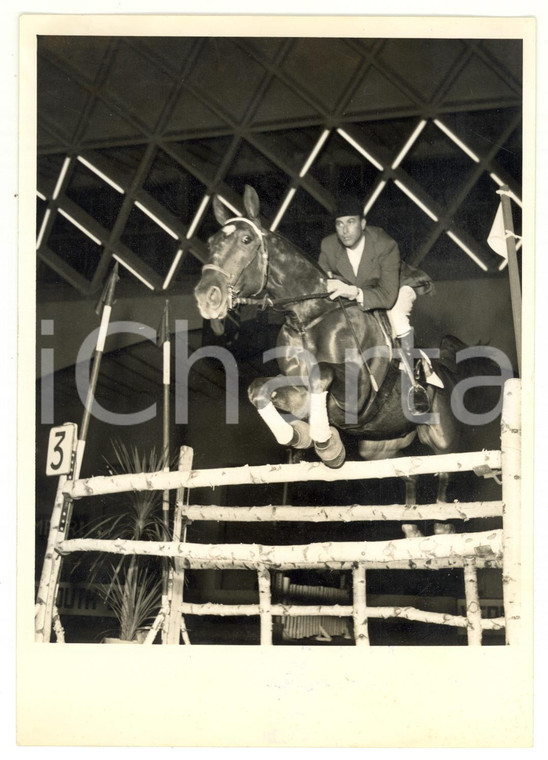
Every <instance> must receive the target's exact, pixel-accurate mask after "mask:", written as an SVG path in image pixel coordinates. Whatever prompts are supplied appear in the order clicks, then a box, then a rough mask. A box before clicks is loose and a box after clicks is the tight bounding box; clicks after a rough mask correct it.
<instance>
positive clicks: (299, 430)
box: [289, 420, 313, 449]
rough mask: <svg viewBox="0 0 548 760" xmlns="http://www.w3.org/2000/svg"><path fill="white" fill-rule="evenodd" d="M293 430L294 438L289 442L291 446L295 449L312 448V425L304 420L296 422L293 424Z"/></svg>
mask: <svg viewBox="0 0 548 760" xmlns="http://www.w3.org/2000/svg"><path fill="white" fill-rule="evenodd" d="M290 424H291V427H292V428H293V438H292V439H291V441H290V442H289V445H290V446H292V447H293V448H294V449H309V448H310V447H311V446H312V443H313V441H312V438H311V437H310V425H309V424H308V423H307V422H303V420H295V422H291V423H290Z"/></svg>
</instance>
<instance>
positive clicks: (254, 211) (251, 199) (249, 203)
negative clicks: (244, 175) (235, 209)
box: [244, 185, 261, 219]
mask: <svg viewBox="0 0 548 760" xmlns="http://www.w3.org/2000/svg"><path fill="white" fill-rule="evenodd" d="M244 207H245V210H246V212H247V216H248V217H249V218H250V219H257V217H258V216H259V211H260V208H261V204H260V201H259V196H258V195H257V191H256V190H255V189H254V188H253V187H251V185H246V186H245V190H244Z"/></svg>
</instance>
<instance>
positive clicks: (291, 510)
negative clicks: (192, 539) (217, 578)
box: [35, 379, 521, 645]
mask: <svg viewBox="0 0 548 760" xmlns="http://www.w3.org/2000/svg"><path fill="white" fill-rule="evenodd" d="M520 396H521V384H520V381H519V380H517V379H514V380H509V381H507V382H506V384H505V388H504V401H503V411H502V426H501V450H500V451H478V452H468V453H463V454H444V455H432V456H424V457H405V458H399V459H392V460H380V461H369V462H368V461H360V462H347V463H345V464H344V465H343V466H342V467H341V468H340V469H339V470H332V469H329V468H328V467H326V466H325V465H324V464H322V463H320V462H300V463H299V464H285V465H283V464H282V465H272V466H271V465H265V466H258V467H255V466H246V467H230V468H221V469H211V470H192V469H191V466H192V450H191V449H189V448H187V447H183V449H182V450H181V458H180V464H179V469H178V470H177V471H169V472H165V471H161V472H154V473H138V474H130V475H117V476H112V477H93V478H88V479H71V478H70V476H69V477H67V476H62V477H60V479H59V486H58V491H57V497H56V500H55V505H54V510H53V515H52V520H51V529H50V536H49V540H48V546H47V549H46V558H45V561H44V567H43V571H42V577H41V581H40V586H39V591H38V600H37V610H36V628H35V630H36V640H37V641H40V642H48V641H50V637H51V631H52V628H53V629H54V630H55V633H56V638H57V641H60V642H63V640H64V635H63V629H62V625H61V623H60V620H59V616H58V614H57V611H56V607H55V598H56V593H57V588H58V579H59V568H60V558H61V556H62V555H64V554H67V553H69V552H75V551H78V552H82V551H100V552H108V553H111V554H120V555H122V554H126V555H127V554H139V555H149V556H156V557H173V558H175V562H174V565H173V568H172V570H171V571H170V578H169V584H168V589H167V594H166V595H165V597H164V601H163V604H162V608H161V609H160V611H159V614H158V616H157V618H156V620H155V622H154V625H153V626H152V628H151V629H150V631H149V633H148V635H147V638H146V640H145V643H149V644H151V643H153V641H154V639H155V638H156V635H157V633H158V632H159V631H160V629H162V633H163V636H162V642H163V643H167V644H178V643H179V642H180V636H181V634H182V636H183V641H184V642H185V643H190V641H189V639H188V634H187V631H186V627H185V624H184V616H185V615H220V616H253V615H257V616H259V618H260V633H261V644H263V645H271V644H272V630H273V617H275V616H279V617H282V618H286V617H291V616H299V617H305V616H321V617H331V616H334V617H350V618H352V620H353V627H354V631H353V632H354V639H355V642H356V644H357V645H368V644H369V631H368V620H369V619H372V618H381V619H387V618H398V617H399V618H404V619H406V620H415V621H421V622H425V623H435V624H439V625H445V626H447V625H448V626H457V627H460V628H464V629H466V631H467V636H468V644H469V645H481V642H482V632H483V631H484V630H502V629H503V628H505V631H506V643H507V644H512V645H514V644H517V643H518V642H519V640H520V593H519V592H520V556H521V553H520V540H521V538H520V536H521V533H520V509H521V479H520V473H521V410H520ZM464 471H474V472H475V473H476V474H478V475H479V476H486V477H489V476H496V477H498V475H499V473H502V481H501V483H502V500H501V501H489V502H472V503H462V504H461V503H453V504H444V503H438V504H431V505H407V506H403V505H397V504H395V505H389V506H363V505H351V506H347V507H340V506H337V507H335V506H333V507H330V506H322V507H313V506H308V507H306V506H305V507H292V506H279V507H276V506H270V507H268V506H267V507H220V506H193V505H187V504H186V503H185V502H186V501H187V500H188V493H189V492H190V489H193V488H199V487H215V486H221V485H241V484H264V483H286V482H304V481H312V480H314V481H330V482H333V481H342V480H357V479H359V480H362V479H371V478H394V477H398V478H402V477H403V478H409V477H412V476H415V475H420V474H428V473H430V474H433V473H438V474H439V473H449V472H464ZM171 489H177V503H176V509H175V518H174V528H173V535H172V541H169V542H152V541H130V540H111V541H106V540H99V539H69V540H65V539H64V530H65V525H64V524H63V522H62V520H63V514H66V511H67V504H72V503H73V501H74V500H76V499H79V498H81V497H88V496H98V495H101V494H112V493H121V492H127V491H133V490H137V491H141V490H159V491H166V490H171ZM491 517H501V518H502V528H501V529H496V530H489V531H481V532H470V533H451V534H439V535H433V536H427V537H423V536H418V537H416V538H400V539H393V540H389V541H350V542H346V541H345V542H336V541H329V542H322V543H311V544H306V545H292V546H267V545H262V544H249V545H244V544H195V543H187V542H186V534H185V532H184V531H185V528H184V526H185V525H186V524H188V522H191V521H195V520H217V521H241V522H278V521H299V522H327V521H338V522H353V521H383V520H391V521H400V522H402V523H410V522H412V523H416V522H418V521H421V520H432V519H441V520H449V519H451V520H461V521H464V522H466V521H467V520H469V519H472V518H474V519H478V518H482V519H483V518H491ZM318 568H320V569H326V568H329V569H337V570H351V571H352V579H353V589H352V603H351V604H310V605H309V604H307V605H302V604H278V603H272V591H271V587H272V583H271V574H272V573H273V572H275V571H280V570H293V569H318ZM448 568H462V569H463V573H464V586H465V598H466V615H449V614H445V613H440V612H432V611H425V610H420V609H415V608H413V607H375V606H369V605H368V604H367V571H368V570H370V569H375V570H379V569H386V570H394V569H399V570H401V569H405V570H421V569H429V570H441V569H448ZM482 568H501V569H502V578H503V602H504V617H499V618H495V619H493V618H491V619H486V618H482V615H481V608H480V604H479V598H478V583H477V570H478V569H482ZM186 569H192V570H204V569H222V570H230V569H247V570H253V571H255V572H256V573H257V579H258V603H256V604H245V605H243V604H233V605H228V604H208V603H205V604H194V603H187V602H185V601H184V600H183V588H184V573H185V570H186Z"/></svg>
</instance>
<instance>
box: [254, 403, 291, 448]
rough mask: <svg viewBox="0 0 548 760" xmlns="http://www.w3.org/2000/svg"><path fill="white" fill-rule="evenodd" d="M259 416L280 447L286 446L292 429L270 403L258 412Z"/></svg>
mask: <svg viewBox="0 0 548 760" xmlns="http://www.w3.org/2000/svg"><path fill="white" fill-rule="evenodd" d="M258 412H259V414H260V415H261V417H262V418H263V420H264V421H265V422H266V424H267V425H268V427H269V428H270V430H271V431H272V434H273V435H274V437H275V438H276V440H277V441H278V443H279V444H280V445H281V446H286V445H287V444H288V443H289V442H290V440H291V439H292V438H293V428H292V427H291V425H290V424H289V422H286V421H285V420H284V419H283V417H282V416H281V414H280V413H279V412H278V410H277V409H276V407H275V406H274V404H273V403H272V401H270V402H269V403H268V404H267V405H266V406H265V407H263V408H262V409H259V410H258Z"/></svg>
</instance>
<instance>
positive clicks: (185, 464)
mask: <svg viewBox="0 0 548 760" xmlns="http://www.w3.org/2000/svg"><path fill="white" fill-rule="evenodd" d="M193 456H194V452H193V450H192V449H191V448H190V446H181V449H180V452H179V468H178V469H179V470H180V471H182V472H189V471H190V470H191V469H192V459H193ZM185 490H186V489H185V488H178V489H177V501H176V504H175V515H174V518H173V541H180V540H181V531H182V528H183V511H184V501H185ZM184 538H186V534H185V536H184ZM183 540H184V539H183ZM173 564H174V567H173V569H172V570H171V572H170V574H169V584H168V594H169V598H170V605H169V613H168V615H167V620H166V633H165V637H164V643H166V644H179V642H180V637H181V630H183V634H184V633H186V627H185V626H184V625H183V624H182V609H181V606H182V604H183V590H184V585H185V568H184V565H183V561H182V560H181V559H174V560H173ZM183 638H184V640H185V644H190V640H188V636H186V638H185V636H184V635H183Z"/></svg>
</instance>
